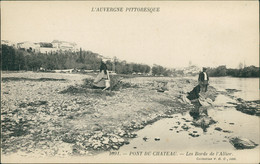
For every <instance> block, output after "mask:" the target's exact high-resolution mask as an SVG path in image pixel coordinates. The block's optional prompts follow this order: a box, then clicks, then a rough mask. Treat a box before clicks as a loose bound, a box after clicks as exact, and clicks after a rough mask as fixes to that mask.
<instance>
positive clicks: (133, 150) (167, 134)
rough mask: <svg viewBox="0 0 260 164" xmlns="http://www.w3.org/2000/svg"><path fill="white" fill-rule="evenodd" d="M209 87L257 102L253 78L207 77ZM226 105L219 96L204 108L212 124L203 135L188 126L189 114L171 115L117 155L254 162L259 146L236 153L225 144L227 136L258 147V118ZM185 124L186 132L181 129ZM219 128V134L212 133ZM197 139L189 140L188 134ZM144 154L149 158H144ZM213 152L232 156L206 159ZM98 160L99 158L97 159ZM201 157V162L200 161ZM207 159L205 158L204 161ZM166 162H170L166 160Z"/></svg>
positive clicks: (139, 158) (161, 159) (256, 81)
mask: <svg viewBox="0 0 260 164" xmlns="http://www.w3.org/2000/svg"><path fill="white" fill-rule="evenodd" d="M210 85H212V86H213V87H215V88H216V89H217V90H219V91H225V89H236V90H238V92H235V93H234V96H236V97H240V98H242V99H244V100H259V79H257V78H230V77H224V78H211V79H210ZM227 102H235V100H232V99H231V98H229V97H227V96H225V95H219V96H218V97H217V98H216V100H215V102H214V104H213V106H211V107H210V108H208V115H209V116H210V117H212V118H213V119H214V120H215V121H217V123H216V124H213V125H211V126H210V127H209V128H208V129H207V132H203V130H202V129H201V128H198V127H194V126H193V125H191V121H192V117H191V116H190V115H189V113H187V112H186V113H180V114H174V115H173V118H166V119H162V120H159V121H157V122H155V123H154V124H151V125H148V126H146V127H145V128H144V129H142V130H139V131H137V132H136V133H137V136H138V137H137V138H135V139H132V140H130V144H128V145H124V146H122V147H121V148H120V149H119V150H118V153H119V154H117V155H118V156H120V157H124V158H125V159H127V160H128V162H129V161H130V162H133V161H139V162H145V161H146V162H148V161H149V162H191V161H192V162H194V163H203V162H206V163H216V162H221V163H225V162H233V163H240V162H242V163H258V162H259V146H257V147H256V148H254V149H245V150H236V149H235V148H234V147H233V145H232V144H231V143H230V142H229V137H242V138H247V139H250V140H252V141H253V142H255V143H257V144H259V117H258V116H252V115H247V114H244V113H242V112H239V111H237V110H236V109H235V108H234V105H231V104H228V103H227ZM183 125H186V126H188V127H189V129H188V130H184V129H183V128H182V127H181V126H183ZM216 127H220V128H221V129H222V130H225V132H223V131H217V130H215V128H216ZM190 133H193V134H197V135H199V136H197V137H192V136H190V135H189V134H190ZM165 151H168V152H171V155H170V157H169V156H167V157H165V155H162V154H160V153H162V152H165ZM145 152H150V153H151V154H150V155H147V156H145V155H144V154H145ZM196 152H197V153H198V154H199V153H203V152H204V153H207V155H205V154H204V156H195V154H196ZM211 152H214V153H215V155H213V156H212V157H216V159H218V158H219V156H216V152H226V153H227V154H228V153H231V154H232V155H226V156H225V155H224V156H221V159H220V160H218V161H216V159H215V160H213V159H210V158H209V157H210V156H209V154H210V153H211ZM103 155H104V157H105V158H107V157H110V158H112V159H114V160H115V162H122V160H119V159H121V158H117V157H115V156H114V155H113V156H112V157H111V154H110V155H109V153H105V154H103ZM99 157H100V156H99ZM201 157H204V158H205V159H203V158H201ZM207 158H209V159H207ZM169 160H170V161H169Z"/></svg>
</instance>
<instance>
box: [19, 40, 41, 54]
mask: <svg viewBox="0 0 260 164" xmlns="http://www.w3.org/2000/svg"><path fill="white" fill-rule="evenodd" d="M17 48H18V49H23V50H25V51H31V52H38V50H39V46H38V45H37V44H35V43H33V42H29V41H25V42H20V43H17Z"/></svg>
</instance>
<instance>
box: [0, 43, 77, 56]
mask: <svg viewBox="0 0 260 164" xmlns="http://www.w3.org/2000/svg"><path fill="white" fill-rule="evenodd" d="M1 42H2V44H5V45H8V46H12V47H15V48H17V49H23V50H25V51H31V52H36V53H37V52H40V53H52V52H59V51H71V52H77V51H79V48H78V45H77V44H76V43H74V42H68V41H59V40H53V41H52V42H37V43H35V42H30V41H24V42H19V43H14V42H11V41H8V40H2V41H1Z"/></svg>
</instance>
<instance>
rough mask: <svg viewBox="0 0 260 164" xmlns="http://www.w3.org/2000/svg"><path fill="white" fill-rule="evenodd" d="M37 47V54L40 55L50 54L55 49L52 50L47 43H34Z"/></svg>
mask: <svg viewBox="0 0 260 164" xmlns="http://www.w3.org/2000/svg"><path fill="white" fill-rule="evenodd" d="M36 44H37V45H39V52H40V53H46V54H48V53H52V52H56V51H57V49H55V48H53V45H52V44H51V43H47V42H40V43H36Z"/></svg>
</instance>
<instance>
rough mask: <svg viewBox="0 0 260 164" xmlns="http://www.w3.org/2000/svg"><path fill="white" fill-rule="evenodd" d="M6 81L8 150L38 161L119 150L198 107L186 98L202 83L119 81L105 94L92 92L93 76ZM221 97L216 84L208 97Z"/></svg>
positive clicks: (15, 76)
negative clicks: (158, 124) (147, 130)
mask: <svg viewBox="0 0 260 164" xmlns="http://www.w3.org/2000/svg"><path fill="white" fill-rule="evenodd" d="M2 77H3V79H2V80H3V81H2V82H3V83H2V88H3V90H2V93H3V96H2V113H1V114H2V131H3V133H2V152H3V154H5V155H9V154H13V153H16V154H20V155H25V156H35V157H36V156H55V157H56V156H81V155H93V154H96V153H100V152H103V151H107V150H117V149H119V147H120V146H122V145H125V144H129V142H130V139H131V138H135V137H137V136H136V133H135V132H136V130H139V129H142V128H144V127H145V126H146V125H148V124H151V123H153V122H156V121H157V120H159V119H162V118H170V117H172V114H174V113H183V112H187V111H190V110H192V109H194V104H192V103H188V102H187V100H185V99H184V97H186V93H187V92H189V91H191V90H192V89H193V87H195V86H196V84H197V82H196V81H195V80H192V79H188V78H168V77H134V78H122V77H114V78H113V79H114V81H113V85H112V86H113V87H112V90H107V91H101V90H99V89H92V87H91V81H93V79H94V76H92V75H82V74H62V73H33V72H23V73H5V74H3V75H2ZM216 95H217V91H216V90H215V89H214V88H213V87H211V86H210V87H209V90H208V92H207V93H206V94H205V95H204V96H205V97H207V98H209V99H210V100H211V101H214V99H215V97H216ZM207 120H208V118H207V117H204V119H200V120H195V121H194V123H193V124H194V125H196V126H201V125H202V124H201V122H203V123H207ZM200 121H201V122H200ZM212 121H214V120H212ZM212 121H210V120H208V123H209V124H208V126H209V125H210V124H212V123H214V122H212ZM205 125H206V124H205ZM184 128H185V127H184ZM206 128H207V125H206ZM191 135H192V134H191Z"/></svg>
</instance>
